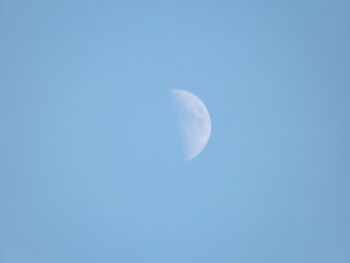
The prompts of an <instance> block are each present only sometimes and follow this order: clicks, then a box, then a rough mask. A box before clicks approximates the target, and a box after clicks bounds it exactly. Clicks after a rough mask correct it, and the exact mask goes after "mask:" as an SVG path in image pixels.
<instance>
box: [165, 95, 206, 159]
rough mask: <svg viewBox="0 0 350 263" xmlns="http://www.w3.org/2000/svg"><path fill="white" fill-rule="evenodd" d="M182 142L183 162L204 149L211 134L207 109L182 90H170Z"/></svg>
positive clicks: (197, 99)
mask: <svg viewBox="0 0 350 263" xmlns="http://www.w3.org/2000/svg"><path fill="white" fill-rule="evenodd" d="M171 95H172V98H173V101H174V103H175V106H176V109H177V112H178V119H179V125H180V131H181V137H182V142H183V153H184V160H185V161H189V160H191V159H193V158H195V157H196V156H198V155H199V154H200V153H201V152H202V151H203V150H204V148H205V147H206V145H207V143H208V141H209V137H210V133H211V119H210V115H209V112H208V109H207V107H206V106H205V104H204V103H203V101H202V100H200V99H199V98H198V97H197V96H196V95H194V94H192V93H191V92H188V91H186V90H182V89H174V90H171Z"/></svg>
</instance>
